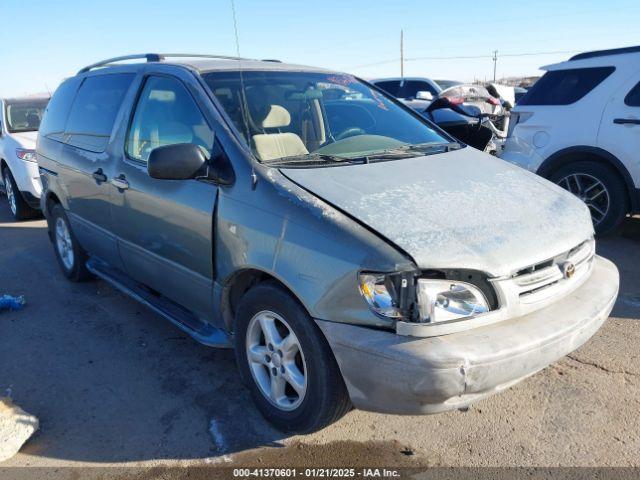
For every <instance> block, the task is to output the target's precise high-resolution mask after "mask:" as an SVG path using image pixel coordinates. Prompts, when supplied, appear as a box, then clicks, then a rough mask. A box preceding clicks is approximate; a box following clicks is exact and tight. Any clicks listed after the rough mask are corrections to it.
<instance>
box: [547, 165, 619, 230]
mask: <svg viewBox="0 0 640 480" xmlns="http://www.w3.org/2000/svg"><path fill="white" fill-rule="evenodd" d="M549 179H550V180H551V181H552V182H554V183H557V184H558V185H560V186H561V187H562V188H564V189H565V190H568V191H570V192H571V193H573V194H574V195H576V196H577V197H578V198H580V199H581V200H582V201H584V202H585V203H586V204H587V206H588V207H589V210H590V212H591V218H592V220H593V226H594V228H595V231H596V233H597V234H598V235H608V234H610V233H612V232H613V231H614V230H615V229H616V228H618V227H619V226H620V224H621V223H622V221H623V220H624V218H625V216H626V214H627V211H628V205H627V193H626V185H625V183H624V181H623V180H622V178H620V175H618V173H617V172H616V171H614V170H613V169H612V168H611V167H609V166H608V165H605V164H603V163H601V162H597V161H591V160H585V161H578V162H572V163H569V164H568V165H565V166H563V167H561V168H560V169H558V170H557V171H555V172H554V173H553V174H552V175H551V176H550V178H549Z"/></svg>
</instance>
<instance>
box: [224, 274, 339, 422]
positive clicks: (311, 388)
mask: <svg viewBox="0 0 640 480" xmlns="http://www.w3.org/2000/svg"><path fill="white" fill-rule="evenodd" d="M265 326H266V327H265ZM271 328H273V330H272V331H271V330H270V329H271ZM265 332H267V333H265ZM234 341H235V354H236V361H237V364H238V369H239V371H240V375H241V377H242V380H243V381H244V383H245V384H246V385H247V387H248V388H249V390H250V391H251V396H252V397H253V400H254V402H255V404H256V406H257V407H258V410H259V411H260V413H261V414H262V415H263V416H264V417H265V418H266V419H267V420H268V421H269V422H271V423H272V424H273V425H274V426H275V427H276V428H278V429H279V430H282V431H284V432H289V433H311V432H315V431H317V430H320V429H322V428H324V427H326V426H327V425H329V424H331V423H333V422H335V421H337V420H338V419H340V418H341V417H342V416H343V415H344V414H345V413H347V412H348V411H349V410H350V409H351V402H350V400H349V395H348V393H347V389H346V387H345V385H344V381H343V379H342V375H341V373H340V370H339V368H338V364H337V363H336V360H335V358H334V356H333V352H332V351H331V348H330V347H329V344H328V343H327V340H326V338H325V337H324V335H323V334H322V332H321V331H320V329H319V328H318V326H317V325H316V324H315V322H314V320H313V319H312V318H311V317H310V316H309V315H308V314H307V312H306V311H305V310H304V308H303V307H302V306H301V305H300V304H299V303H298V302H297V301H296V300H295V299H294V298H293V297H292V296H291V295H290V294H289V293H288V292H286V291H285V290H284V289H283V288H281V287H280V286H279V285H277V284H275V283H271V282H265V283H261V284H259V285H257V286H255V287H253V288H251V289H250V290H249V291H248V292H247V293H246V294H245V295H244V296H243V297H242V299H241V300H240V304H239V306H238V309H237V314H236V325H235V335H234ZM294 345H295V347H292V346H294ZM287 347H289V348H287ZM296 349H297V350H296ZM248 352H249V353H250V354H251V355H248ZM288 352H293V353H288ZM283 379H284V380H283ZM291 379H293V380H292V382H289V380H291ZM278 382H281V383H278ZM282 384H284V385H285V387H279V385H282ZM274 385H275V386H274Z"/></svg>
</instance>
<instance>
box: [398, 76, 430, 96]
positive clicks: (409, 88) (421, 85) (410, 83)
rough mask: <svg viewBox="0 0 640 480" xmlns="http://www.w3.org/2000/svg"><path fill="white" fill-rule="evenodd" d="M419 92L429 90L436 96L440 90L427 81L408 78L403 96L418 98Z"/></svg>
mask: <svg viewBox="0 0 640 480" xmlns="http://www.w3.org/2000/svg"><path fill="white" fill-rule="evenodd" d="M418 92H429V93H431V94H432V95H433V96H434V97H435V96H437V95H438V91H437V90H436V89H435V88H433V87H432V86H431V85H430V84H429V83H427V82H421V81H420V80H406V81H405V82H404V84H403V86H402V89H401V92H400V97H401V98H416V95H417V94H418Z"/></svg>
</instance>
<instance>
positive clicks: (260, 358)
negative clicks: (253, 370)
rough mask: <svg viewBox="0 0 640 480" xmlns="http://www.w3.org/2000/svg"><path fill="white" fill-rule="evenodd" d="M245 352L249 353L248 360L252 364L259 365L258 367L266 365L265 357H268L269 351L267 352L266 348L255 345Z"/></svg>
mask: <svg viewBox="0 0 640 480" xmlns="http://www.w3.org/2000/svg"><path fill="white" fill-rule="evenodd" d="M247 351H248V352H249V358H250V359H251V361H252V362H254V363H259V364H260V365H266V364H267V356H268V355H269V350H267V348H266V347H261V346H260V345H256V346H254V347H252V348H251V349H249V350H247Z"/></svg>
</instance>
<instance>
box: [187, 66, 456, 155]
mask: <svg viewBox="0 0 640 480" xmlns="http://www.w3.org/2000/svg"><path fill="white" fill-rule="evenodd" d="M241 71H242V72H256V71H257V72H263V71H264V72H277V73H281V74H287V73H309V74H313V73H326V74H331V75H348V76H351V77H353V78H354V79H355V80H357V81H358V82H360V83H361V84H363V85H365V86H366V87H368V88H370V89H371V90H373V91H375V92H376V94H379V95H382V96H383V97H385V99H386V100H388V101H390V102H391V103H393V104H395V105H396V106H397V107H399V108H400V109H401V110H404V111H405V112H406V113H408V114H409V115H411V116H413V117H414V118H415V119H417V120H418V121H419V122H421V123H423V124H424V125H425V126H427V127H428V128H430V129H432V130H434V131H435V132H436V133H437V134H438V135H440V136H441V137H443V139H444V140H446V141H445V142H443V144H449V143H458V144H460V146H461V148H465V147H466V146H467V145H466V144H464V143H462V142H460V141H459V140H458V139H456V138H454V137H453V136H451V134H449V133H447V132H445V131H444V130H443V129H442V128H440V127H439V126H438V125H437V124H436V123H435V122H433V121H431V120H429V119H428V118H426V117H425V116H423V115H421V114H420V113H419V112H417V111H415V110H414V109H412V108H411V107H409V106H407V105H406V104H404V103H403V102H402V101H400V100H399V99H397V98H395V97H394V96H392V95H389V94H388V93H387V92H385V91H384V90H382V89H381V88H379V87H377V86H376V85H374V84H372V83H370V82H368V81H367V80H364V79H363V78H361V77H358V76H357V75H352V74H349V73H344V72H336V71H331V70H326V71H318V70H314V69H309V70H303V69H300V70H289V69H282V70H273V69H265V70H261V69H256V68H251V69H244V70H240V69H238V70H215V69H213V70H202V71H200V72H198V77H199V80H200V83H201V85H202V86H203V88H204V89H205V92H206V94H207V95H208V96H209V99H210V100H211V102H212V104H213V105H214V107H215V109H216V111H217V113H218V114H219V115H220V117H221V118H222V119H223V120H224V122H225V124H226V125H225V126H226V127H227V128H228V130H229V131H230V132H231V133H232V134H233V136H234V137H235V140H236V141H237V142H238V144H239V145H240V146H241V148H242V149H243V150H244V151H245V153H246V154H247V156H248V157H249V160H250V161H251V162H252V163H254V162H255V163H258V164H259V165H262V166H265V167H269V168H282V165H279V164H276V165H270V163H269V161H262V160H260V159H259V158H258V157H257V156H256V154H255V153H254V151H253V149H252V148H251V145H249V143H248V141H247V140H246V139H245V136H244V134H243V133H242V132H240V130H238V128H237V126H236V124H235V122H234V121H233V120H232V119H231V117H230V116H229V115H228V114H227V111H226V110H225V108H224V107H223V106H222V104H221V103H220V102H219V101H218V99H217V98H216V96H215V94H214V93H213V90H212V89H211V87H210V86H209V84H208V82H207V81H206V79H205V76H206V75H208V74H215V73H227V72H234V73H238V74H240V72H241ZM310 155H313V152H310ZM393 160H399V159H395V158H391V159H390V160H389V161H393ZM349 164H350V163H349V162H344V163H342V162H337V163H330V164H327V165H326V167H336V166H345V165H349ZM322 167H324V166H319V165H315V166H313V167H308V168H322Z"/></svg>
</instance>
